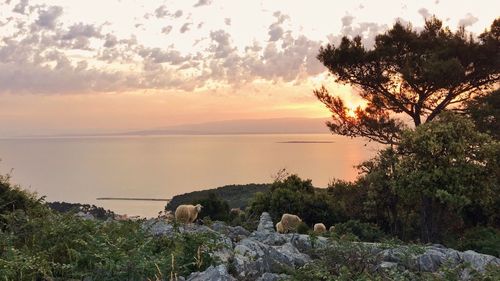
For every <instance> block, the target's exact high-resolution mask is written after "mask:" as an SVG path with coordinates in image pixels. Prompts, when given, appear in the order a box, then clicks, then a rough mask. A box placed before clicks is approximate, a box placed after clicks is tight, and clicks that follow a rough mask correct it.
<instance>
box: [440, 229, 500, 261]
mask: <svg viewBox="0 0 500 281" xmlns="http://www.w3.org/2000/svg"><path fill="white" fill-rule="evenodd" d="M446 244H447V246H448V247H452V248H455V249H458V250H461V251H466V250H474V251H476V252H479V253H483V254H487V255H492V256H496V257H500V231H499V230H498V229H494V228H491V227H475V228H471V229H469V230H467V231H465V233H464V234H463V235H462V236H461V237H458V238H455V239H452V240H451V241H448V242H447V243H446Z"/></svg>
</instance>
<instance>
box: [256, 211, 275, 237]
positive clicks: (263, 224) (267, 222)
mask: <svg viewBox="0 0 500 281" xmlns="http://www.w3.org/2000/svg"><path fill="white" fill-rule="evenodd" d="M257 231H258V232H271V233H272V232H276V230H275V229H274V224H273V220H272V219H271V216H270V215H269V213H267V212H263V213H262V215H260V220H259V225H258V226H257Z"/></svg>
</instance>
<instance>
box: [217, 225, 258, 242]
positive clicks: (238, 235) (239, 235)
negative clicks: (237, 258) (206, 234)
mask: <svg viewBox="0 0 500 281" xmlns="http://www.w3.org/2000/svg"><path fill="white" fill-rule="evenodd" d="M210 228H211V229H212V230H214V231H217V232H218V233H222V234H224V235H226V236H228V237H229V238H230V239H231V240H232V241H233V242H237V241H240V240H242V239H243V238H246V237H248V236H249V235H250V231H248V230H246V229H245V228H243V227H241V226H229V225H226V224H225V223H223V222H220V221H216V222H214V223H213V224H212V225H211V226H210Z"/></svg>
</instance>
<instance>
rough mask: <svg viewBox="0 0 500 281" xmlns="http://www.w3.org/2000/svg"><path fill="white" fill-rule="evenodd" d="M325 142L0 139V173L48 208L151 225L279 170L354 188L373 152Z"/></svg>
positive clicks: (312, 137)
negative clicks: (176, 205) (99, 211)
mask: <svg viewBox="0 0 500 281" xmlns="http://www.w3.org/2000/svg"><path fill="white" fill-rule="evenodd" d="M379 148H380V147H377V146H376V145H375V144H373V143H369V142H368V141H367V140H364V139H356V138H354V139H353V138H347V137H343V136H338V135H330V134H265V135H164V136H104V137H103V136H97V137H50V138H49V137H43V138H2V139H0V159H1V161H0V173H2V174H7V173H10V175H11V176H12V178H11V181H12V182H13V183H16V184H19V185H20V186H21V187H23V188H25V189H28V190H30V191H33V192H37V194H38V195H39V196H45V197H46V201H66V202H78V203H87V204H95V205H97V206H101V207H104V208H106V209H110V210H112V211H114V212H116V213H119V214H127V215H129V216H142V217H155V216H157V214H158V212H159V211H161V210H163V209H164V207H165V204H166V203H165V202H163V201H128V200H127V201H122V200H97V198H102V197H112V198H117V197H118V198H156V199H169V198H172V197H173V196H175V195H178V194H183V193H188V192H191V191H196V190H203V189H210V188H216V187H220V186H223V185H229V184H247V183H268V182H272V181H273V179H274V177H275V175H276V174H277V173H278V171H280V170H281V169H286V171H287V172H288V173H291V174H293V173H295V174H298V175H299V176H300V177H301V178H304V179H311V180H312V182H313V185H314V186H316V187H327V186H328V183H329V182H331V181H332V180H333V179H342V180H354V179H356V177H357V176H358V171H357V169H356V168H355V166H356V165H358V164H360V163H361V162H363V161H365V160H368V159H370V158H372V157H373V156H375V155H376V153H377V151H378V149H379Z"/></svg>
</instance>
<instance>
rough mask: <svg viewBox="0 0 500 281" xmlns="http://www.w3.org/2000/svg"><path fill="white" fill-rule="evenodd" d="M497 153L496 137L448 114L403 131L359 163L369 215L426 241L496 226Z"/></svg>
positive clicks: (401, 234) (408, 236)
mask: <svg viewBox="0 0 500 281" xmlns="http://www.w3.org/2000/svg"><path fill="white" fill-rule="evenodd" d="M499 154H500V144H499V143H498V142H497V141H494V140H493V139H492V138H491V137H490V136H488V135H487V134H483V133H480V132H478V131H477V130H476V129H475V128H474V124H473V123H472V122H471V121H470V120H468V119H466V118H464V117H461V116H458V115H455V114H451V113H443V114H441V115H440V116H439V117H438V118H437V119H435V120H434V121H433V122H430V123H426V124H424V125H421V126H419V127H417V128H416V129H415V130H414V131H410V130H408V131H405V132H404V133H403V135H402V139H401V143H400V145H399V146H398V147H397V149H392V148H388V149H386V150H384V151H382V152H380V153H379V156H378V157H377V158H375V159H373V160H372V161H368V162H365V163H364V164H362V165H361V169H362V171H363V172H364V176H363V177H362V178H361V179H360V180H359V184H361V185H363V186H365V187H366V188H367V190H368V200H367V201H366V202H365V207H366V208H367V211H368V212H367V214H370V216H369V217H368V218H370V217H371V219H374V220H375V222H377V224H379V225H380V226H382V227H383V229H384V230H386V231H389V232H391V233H393V234H397V235H398V236H399V237H400V238H402V239H404V240H407V239H412V238H416V237H419V238H420V239H421V240H422V241H425V242H429V241H434V242H436V241H441V240H442V238H443V237H444V236H446V235H448V234H449V233H454V232H456V231H457V230H459V229H463V228H467V227H472V226H475V225H481V224H483V225H484V224H491V225H497V221H498V215H497V214H498V211H499V209H498V208H499V207H498V206H499V205H498V203H499V202H500V201H499V200H500V199H499V195H498V194H499V193H498V192H499V191H500V190H499V186H500V185H499V177H498V176H499V159H500V158H499ZM416 230H420V231H419V233H417V232H416Z"/></svg>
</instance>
